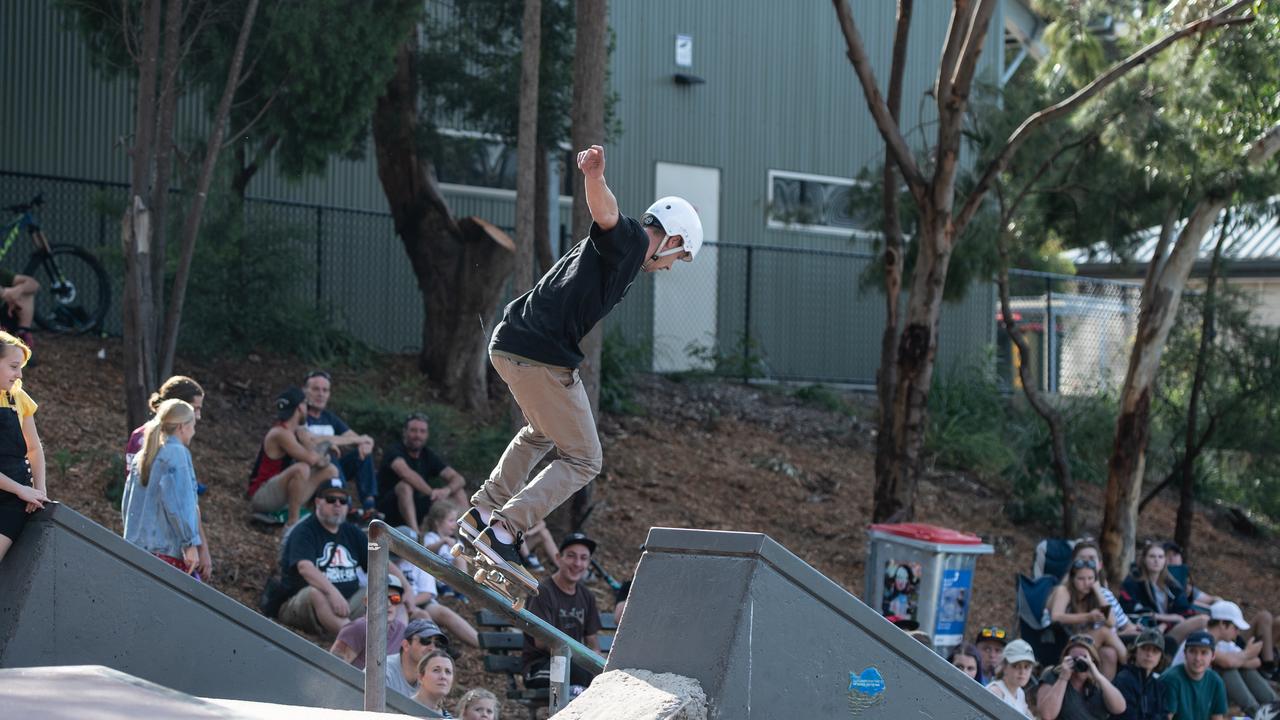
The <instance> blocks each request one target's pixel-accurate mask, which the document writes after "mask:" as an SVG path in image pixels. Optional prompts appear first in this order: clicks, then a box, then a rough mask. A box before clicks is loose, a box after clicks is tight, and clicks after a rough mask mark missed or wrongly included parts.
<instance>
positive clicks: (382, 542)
mask: <svg viewBox="0 0 1280 720" xmlns="http://www.w3.org/2000/svg"><path fill="white" fill-rule="evenodd" d="M392 552H394V553H395V554H396V555H399V556H400V557H402V558H404V559H406V560H408V561H409V562H411V563H413V564H414V565H415V566H417V567H418V568H420V569H422V570H423V571H425V572H428V573H431V574H432V575H434V576H435V577H436V578H437V579H439V580H442V581H444V582H446V583H448V584H449V585H451V586H453V587H455V588H458V589H464V588H465V589H466V591H467V597H469V598H471V599H472V600H473V601H475V602H477V603H479V604H480V605H482V606H484V607H486V608H488V609H490V610H492V611H494V612H496V613H498V614H500V615H502V616H503V617H506V618H507V619H509V620H511V624H512V625H513V626H515V627H516V628H517V629H519V630H523V631H524V632H526V633H528V634H529V635H532V636H533V638H534V639H535V640H537V641H538V642H539V643H541V644H543V645H544V646H546V647H547V648H550V650H551V699H550V705H551V714H552V715H554V714H555V713H556V712H558V711H559V710H561V709H562V708H563V707H564V706H565V704H566V703H567V700H568V692H567V691H568V689H569V663H570V662H571V661H576V662H577V663H578V664H579V665H580V666H581V667H583V668H585V669H587V670H590V671H593V672H596V673H599V672H603V671H604V658H602V657H600V655H598V654H597V653H595V652H594V651H592V650H591V649H590V648H588V647H587V646H586V645H583V644H582V643H580V642H578V641H576V640H574V639H573V638H571V637H569V636H568V635H565V634H564V633H562V632H560V631H559V630H557V629H556V628H555V627H554V626H552V625H551V624H550V623H548V622H547V621H545V620H543V619H542V618H540V617H538V616H537V615H534V614H533V613H531V612H529V611H528V610H520V611H519V612H517V611H515V610H512V609H511V603H510V602H509V601H508V600H507V599H506V598H504V597H503V596H502V595H500V594H499V593H497V592H495V591H493V590H490V589H489V588H488V587H486V586H484V585H482V584H480V583H478V582H476V581H475V579H473V578H472V577H471V576H470V575H468V574H467V573H465V572H463V571H462V570H459V569H458V568H456V567H454V566H453V563H452V562H451V560H450V559H448V558H445V557H443V556H440V555H437V554H436V553H433V552H431V551H429V550H427V549H426V548H424V547H422V546H421V545H419V544H418V543H416V542H414V541H413V540H411V539H410V538H408V537H407V536H405V535H404V534H403V533H401V532H399V531H397V530H396V529H395V528H393V527H391V526H390V525H387V524H386V523H384V522H382V521H381V520H374V521H373V522H371V523H369V587H370V588H385V587H386V586H387V572H388V571H387V566H388V563H390V554H391V553H392ZM366 617H368V618H369V624H368V627H367V628H366V632H365V639H364V655H365V666H364V709H365V710H369V711H373V712H382V711H383V710H384V709H385V707H386V702H387V676H386V670H385V668H386V664H387V594H386V593H385V592H370V593H369V609H368V611H367V613H366Z"/></svg>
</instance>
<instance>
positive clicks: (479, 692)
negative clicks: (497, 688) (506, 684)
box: [458, 688, 498, 720]
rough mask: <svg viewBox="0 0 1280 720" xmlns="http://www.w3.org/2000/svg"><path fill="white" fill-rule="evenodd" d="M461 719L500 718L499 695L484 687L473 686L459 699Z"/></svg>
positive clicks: (459, 716)
mask: <svg viewBox="0 0 1280 720" xmlns="http://www.w3.org/2000/svg"><path fill="white" fill-rule="evenodd" d="M458 718H459V720H498V696H497V695H494V694H493V693H491V692H489V691H488V690H486V689H484V688H472V689H470V690H468V691H467V692H466V693H464V694H463V696H462V699H461V700H459V701H458Z"/></svg>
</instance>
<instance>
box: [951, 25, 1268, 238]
mask: <svg viewBox="0 0 1280 720" xmlns="http://www.w3.org/2000/svg"><path fill="white" fill-rule="evenodd" d="M1252 3H1253V0H1237V1H1236V2H1233V3H1231V4H1230V5H1228V6H1226V7H1224V8H1222V9H1221V10H1219V11H1217V12H1215V13H1213V14H1212V15H1208V16H1206V17H1203V18H1201V19H1199V20H1196V21H1195V22H1192V23H1189V24H1187V25H1184V26H1183V27H1181V28H1179V29H1178V30H1175V31H1174V32H1171V33H1169V34H1168V35H1166V36H1164V37H1163V38H1161V39H1159V40H1157V41H1155V42H1153V43H1151V44H1150V45H1147V46H1146V47H1144V48H1142V49H1141V50H1138V51H1137V52H1135V53H1133V54H1132V55H1130V56H1129V57H1127V58H1125V59H1124V60H1123V61H1121V62H1120V63H1118V64H1116V65H1114V66H1112V67H1111V69H1110V70H1108V71H1107V72H1105V73H1103V74H1102V75H1099V76H1098V77H1096V78H1094V80H1093V82H1090V83H1089V84H1088V85H1086V86H1084V87H1082V88H1080V89H1079V90H1077V91H1076V92H1075V94H1073V95H1072V96H1071V97H1068V98H1066V99H1065V100H1062V101H1060V102H1058V103H1055V104H1053V105H1050V106H1049V107H1047V108H1044V109H1042V110H1040V111H1038V112H1035V113H1033V114H1032V115H1031V116H1030V117H1028V118H1027V119H1026V120H1024V121H1023V122H1022V124H1021V125H1019V126H1018V128H1017V129H1016V130H1014V131H1013V134H1012V135H1010V136H1009V140H1008V141H1007V142H1006V143H1005V146H1004V148H1003V149H1002V150H1001V151H1000V153H999V154H998V155H997V156H996V158H995V159H994V160H992V161H991V163H990V164H989V165H987V168H986V170H985V171H983V173H982V177H981V179H980V180H979V181H978V184H977V185H976V186H975V187H974V189H973V191H972V192H971V193H969V197H968V198H967V199H966V200H965V204H964V206H963V207H962V208H961V209H960V214H959V215H958V216H957V219H956V227H959V228H963V227H965V226H966V225H967V224H968V223H969V221H970V220H971V219H973V216H974V215H975V214H976V213H977V212H978V208H979V207H980V206H981V205H982V199H983V197H984V196H985V195H986V194H987V191H988V190H989V189H990V188H991V183H992V182H993V181H994V180H995V176H996V175H997V174H998V173H1000V171H1002V170H1003V169H1004V167H1005V165H1007V164H1008V162H1009V160H1010V159H1011V158H1012V157H1013V156H1014V155H1015V154H1016V153H1017V152H1018V150H1019V149H1020V148H1021V147H1022V144H1023V143H1024V142H1026V140H1027V138H1029V137H1030V136H1031V134H1032V133H1033V132H1035V131H1036V130H1038V129H1039V128H1040V126H1042V125H1045V124H1047V123H1050V122H1052V121H1054V120H1057V119H1058V118H1060V117H1062V116H1063V115H1066V114H1068V113H1070V112H1072V111H1073V110H1075V109H1076V108H1077V107H1079V106H1080V105H1082V104H1084V102H1085V101H1087V100H1089V99H1090V98H1092V97H1093V96H1095V95H1097V94H1098V93H1100V92H1102V91H1103V90H1105V89H1106V88H1107V87H1109V86H1111V85H1112V84H1114V83H1115V82H1116V81H1117V80H1119V79H1121V78H1123V77H1124V76H1125V75H1128V74H1129V73H1130V72H1132V71H1133V70H1135V69H1137V68H1138V67H1139V66H1141V65H1143V64H1145V63H1146V62H1147V61H1149V60H1151V59H1152V58H1153V57H1155V56H1156V55H1158V54H1160V53H1161V52H1163V51H1164V50H1165V49H1167V48H1168V47H1169V46H1170V45H1172V44H1174V43H1175V42H1177V41H1179V40H1181V39H1183V38H1186V37H1189V36H1191V35H1195V34H1197V33H1202V32H1206V31H1208V30H1212V29H1214V28H1219V27H1227V26H1234V25H1239V24H1243V23H1247V22H1250V21H1251V20H1252V19H1253V17H1252V16H1242V17H1234V16H1233V13H1235V12H1236V11H1238V10H1240V9H1241V8H1244V7H1246V6H1248V5H1251V4H1252Z"/></svg>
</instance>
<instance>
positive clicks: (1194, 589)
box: [1164, 542, 1280, 681]
mask: <svg viewBox="0 0 1280 720" xmlns="http://www.w3.org/2000/svg"><path fill="white" fill-rule="evenodd" d="M1164 552H1165V563H1166V565H1167V566H1168V567H1175V566H1181V565H1183V563H1184V557H1185V556H1184V554H1183V552H1182V548H1181V547H1179V546H1178V544H1177V543H1175V542H1166V543H1165V544H1164ZM1187 597H1188V598H1190V599H1191V603H1192V605H1193V606H1194V607H1195V608H1196V609H1197V610H1203V611H1204V612H1208V610H1209V607H1210V606H1212V605H1213V604H1214V603H1216V602H1218V601H1219V600H1224V599H1225V598H1222V597H1218V596H1217V595H1210V594H1209V593H1207V592H1205V591H1204V590H1202V589H1201V588H1199V587H1198V586H1196V585H1195V583H1194V581H1193V580H1192V578H1191V575H1190V574H1189V573H1188V575H1187ZM1249 626H1250V628H1249V632H1248V634H1247V635H1245V639H1246V640H1253V639H1255V638H1256V639H1258V640H1261V641H1262V653H1261V654H1260V655H1259V657H1260V658H1261V660H1262V667H1260V668H1259V669H1258V671H1259V672H1261V673H1262V675H1263V677H1267V678H1270V679H1271V680H1272V681H1280V667H1277V662H1276V661H1277V656H1276V645H1277V643H1276V637H1277V635H1280V627H1277V626H1276V624H1275V618H1274V616H1273V615H1272V614H1271V613H1270V612H1269V611H1267V610H1258V611H1257V612H1255V613H1254V614H1253V616H1252V617H1250V618H1249Z"/></svg>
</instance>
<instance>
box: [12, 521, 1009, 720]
mask: <svg viewBox="0 0 1280 720" xmlns="http://www.w3.org/2000/svg"><path fill="white" fill-rule="evenodd" d="M0 588H3V592H0V668H6V669H7V670H3V671H0V672H4V673H5V675H0V703H5V704H6V705H5V706H6V708H7V709H8V707H11V706H10V705H8V703H9V702H10V697H8V696H7V693H10V694H11V693H12V692H15V691H11V690H9V689H8V688H9V687H14V688H16V687H18V686H19V685H21V686H22V687H26V688H28V689H29V688H31V687H37V686H40V683H45V685H44V687H49V683H50V678H56V677H74V678H75V679H74V680H73V681H72V682H62V683H55V684H54V686H56V688H57V691H56V697H57V700H56V702H54V701H51V700H49V698H50V694H49V692H47V691H46V692H43V693H41V694H40V696H41V697H43V698H44V700H43V701H44V702H45V703H50V702H53V703H54V704H55V705H56V704H69V703H75V702H84V701H87V700H92V699H93V698H95V697H102V692H104V691H101V687H104V686H105V687H110V688H115V690H113V691H112V692H113V693H114V696H116V697H119V698H122V700H121V702H123V703H125V706H126V708H127V704H128V703H129V702H137V703H141V704H139V705H138V706H137V707H138V708H143V707H145V706H146V705H145V703H154V702H160V701H161V700H165V701H166V702H169V701H171V702H175V703H178V704H177V705H174V706H173V707H172V709H173V710H175V711H178V712H180V713H182V714H173V715H171V716H172V717H253V718H257V717H286V716H288V715H271V714H270V713H271V712H276V711H275V710H273V709H272V708H270V707H266V706H259V704H260V703H276V704H282V705H301V706H310V707H319V708H329V709H335V710H359V709H361V708H363V707H364V704H363V682H364V680H363V677H364V676H363V674H362V673H361V672H360V671H358V670H356V669H355V668H352V667H350V666H348V665H346V664H344V663H343V662H341V661H340V660H338V659H337V658H336V657H334V656H332V655H330V654H329V653H327V652H325V651H324V650H322V649H320V648H318V647H316V646H315V645H313V644H311V643H310V642H307V641H306V640H304V639H303V638H301V637H299V636H297V635H295V634H294V633H293V632H291V631H290V630H288V629H286V628H284V627H281V626H279V625H277V624H275V623H274V622H272V621H271V620H269V619H267V618H265V617H262V616H261V615H259V614H258V613H257V612H255V611H254V610H251V609H249V608H247V607H244V606H243V605H241V604H239V603H237V602H236V601H234V600H231V599H230V598H228V597H227V596H225V595H223V594H222V593H220V592H218V591H216V590H214V589H212V588H210V587H207V586H205V585H202V584H200V583H198V582H196V581H195V580H193V579H192V578H189V577H186V576H184V575H182V574H181V573H178V572H175V571H174V570H173V569H172V568H170V567H168V566H167V565H164V564H163V563H161V562H159V561H158V560H156V559H155V558H153V557H152V556H150V555H149V554H147V553H146V552H144V551H142V550H140V549H138V548H136V547H134V546H132V545H130V544H128V543H127V542H125V541H124V540H123V539H122V538H120V537H119V536H118V535H115V534H114V533H112V532H110V531H109V530H107V529H106V528H103V527H101V526H99V525H97V524H96V523H93V522H92V521H90V520H88V519H87V518H85V517H83V516H81V515H80V514H78V513H76V512H75V511H73V510H71V509H70V508H68V507H65V506H60V505H52V506H50V508H49V509H46V510H44V511H41V512H40V513H38V514H37V515H36V516H34V517H33V518H32V520H31V522H29V523H28V525H27V528H26V530H24V532H23V535H22V537H21V538H20V540H19V542H18V543H16V544H15V545H14V547H13V549H12V550H11V551H10V553H9V556H8V557H7V558H6V559H5V562H4V563H3V564H0ZM86 665H101V666H104V667H103V668H74V669H68V668H58V667H56V666H86ZM40 667H43V668H45V669H44V670H39V671H38V670H34V669H30V668H40ZM16 668H29V669H30V670H25V671H22V672H26V673H27V675H25V676H23V678H24V679H23V682H22V683H17V682H9V681H10V680H13V679H14V677H15V676H13V675H12V673H14V672H19V671H18V670H15V669H16ZM108 668H109V670H108ZM637 669H639V670H643V671H647V672H648V673H653V674H658V675H657V676H658V677H667V676H672V675H674V676H682V677H684V678H689V679H691V680H693V681H696V685H698V686H700V688H701V695H703V696H705V702H706V708H705V717H707V718H711V719H712V720H717V719H723V720H729V719H733V720H752V719H753V718H759V719H762V718H778V717H812V718H828V717H829V718H868V719H872V718H882V719H884V720H889V719H893V720H899V719H901V718H954V719H956V720H970V719H971V718H1000V719H1005V718H1007V719H1008V720H1014V719H1015V718H1018V717H1020V715H1019V714H1017V713H1016V712H1015V711H1013V710H1012V708H1009V707H1008V706H1006V705H1004V704H1003V703H1002V702H1000V701H999V700H998V699H997V698H995V696H993V695H991V694H990V693H988V692H987V691H986V690H984V689H983V688H982V687H981V686H979V685H978V684H977V683H974V682H973V681H972V680H970V679H969V678H968V677H966V676H964V675H963V674H962V673H960V671H959V670H956V669H955V668H953V667H951V665H950V664H948V663H947V662H946V661H945V660H943V659H942V658H941V657H939V656H938V655H936V654H935V653H933V652H932V651H931V650H930V649H928V648H926V647H925V646H923V645H921V644H920V643H918V642H916V641H915V640H913V639H912V638H910V637H909V636H907V635H906V634H905V633H903V632H902V631H900V630H899V629H898V628H896V627H894V626H893V625H892V624H891V623H889V622H888V621H887V620H885V619H884V618H883V617H881V616H880V615H879V614H878V613H877V612H875V611H874V610H872V609H871V608H869V607H867V606H866V605H864V604H863V603H862V602H861V601H859V600H858V599H857V598H855V597H853V596H852V595H850V594H849V593H848V592H846V591H845V590H844V589H842V588H841V587H840V586H838V585H836V584H835V583H834V582H832V581H831V580H829V579H827V578H826V577H824V576H822V575H821V574H820V573H819V572H817V571H816V570H814V569H813V568H812V567H810V566H809V565H807V564H805V563H804V562H803V561H801V560H800V559H799V558H797V557H796V556H795V555H793V554H792V553H790V552H789V551H787V550H786V549H785V548H783V547H782V546H781V545H779V544H778V543H776V542H774V541H773V540H771V539H770V538H768V537H767V536H765V535H762V534H758V533H738V532H721V531H703V530H681V529H670V528H654V529H653V530H651V531H650V534H649V537H648V540H647V542H646V545H645V552H644V555H643V556H642V558H641V560H640V563H639V565H638V566H637V569H636V576H635V580H634V584H633V589H632V592H631V597H630V599H629V601H628V604H627V609H626V612H625V615H624V618H623V620H622V622H621V623H620V624H619V628H618V632H617V635H616V637H615V639H614V642H613V646H612V649H611V651H610V655H609V658H608V661H607V665H606V667H605V670H606V671H607V672H609V671H634V670H637ZM73 670H74V673H78V674H75V675H74V676H57V675H49V674H48V673H56V672H72V671H73ZM113 671H114V673H113ZM40 673H46V674H45V675H41V674H40ZM153 684H154V685H153ZM156 686H161V687H158V688H157V687H156ZM92 688H99V690H93V689H92ZM122 688H123V690H122ZM166 689H168V690H166ZM593 689H594V686H593ZM598 690H599V691H597V692H593V690H592V689H589V690H588V691H587V694H590V695H591V698H590V702H592V703H594V704H595V707H608V706H609V703H610V698H609V697H608V696H604V697H601V696H602V695H604V693H605V692H607V691H608V688H607V687H605V686H602V687H601V688H599V689H598ZM126 691H127V692H126ZM172 691H176V692H172ZM166 693H168V694H166ZM587 694H584V696H583V698H587ZM126 698H133V699H132V700H128V699H126ZM207 698H217V700H208V699H207ZM618 700H619V702H623V701H624V698H623V697H622V696H619V698H618ZM237 701H238V702H239V704H237ZM13 702H15V703H16V702H18V700H17V699H16V698H15V699H13ZM184 702H185V703H187V704H186V705H182V704H181V703H184ZM586 704H587V703H586V702H584V703H578V702H577V701H575V702H573V703H570V704H569V707H568V708H567V709H566V710H565V711H564V712H565V713H567V714H568V715H571V716H573V717H601V718H605V717H609V714H608V713H604V714H600V713H590V714H582V713H581V712H576V713H575V712H573V709H574V707H575V705H580V706H583V705H586ZM184 708H185V709H186V710H189V711H190V712H185V710H183V709H184ZM583 709H585V707H584V708H583ZM294 710H295V711H296V708H295V709H294ZM387 710H388V711H390V712H401V713H405V714H410V715H414V714H420V713H421V712H422V710H421V707H420V706H418V705H417V704H416V703H414V702H412V701H410V700H408V699H407V698H404V697H403V696H400V695H398V694H396V693H387ZM42 712H44V713H45V714H46V715H47V714H48V707H44V708H42ZM311 712H312V711H310V710H308V713H311ZM201 713H205V714H201ZM210 713H214V714H210ZM216 713H223V714H216ZM228 713H230V714H228ZM237 713H238V714H237ZM254 713H257V714H254ZM264 713H266V714H264ZM5 714H7V713H5ZM161 714H163V715H169V713H168V712H165V713H161ZM17 716H29V715H28V714H26V713H21V714H19V715H17ZM87 716H93V717H116V716H108V715H104V714H102V713H98V712H95V713H91V714H89V715H84V714H82V715H80V716H79V717H87ZM126 716H130V717H138V716H139V712H138V710H136V709H135V710H132V711H128V712H124V711H122V713H121V714H120V715H118V717H122V718H123V717H126ZM143 716H148V717H154V716H157V715H156V714H154V713H146V714H145V715H143ZM340 716H341V717H362V716H364V715H363V714H362V713H361V714H350V715H348V714H346V713H343V714H341V715H340ZM701 716H703V715H701V714H698V713H694V714H691V715H690V714H686V715H683V716H679V717H701ZM68 717H71V716H70V715H68ZM654 717H677V716H674V715H654Z"/></svg>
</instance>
